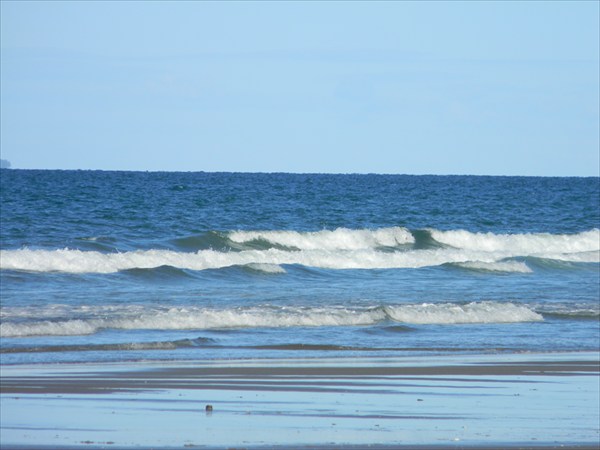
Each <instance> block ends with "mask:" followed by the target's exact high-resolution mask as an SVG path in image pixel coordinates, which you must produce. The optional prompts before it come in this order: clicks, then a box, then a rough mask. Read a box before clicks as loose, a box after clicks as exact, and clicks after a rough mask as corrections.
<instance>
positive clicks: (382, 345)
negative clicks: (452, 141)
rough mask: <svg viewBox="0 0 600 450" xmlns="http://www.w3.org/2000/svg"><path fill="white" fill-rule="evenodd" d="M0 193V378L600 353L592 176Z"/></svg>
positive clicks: (179, 177)
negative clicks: (149, 368) (34, 372)
mask: <svg viewBox="0 0 600 450" xmlns="http://www.w3.org/2000/svg"><path fill="white" fill-rule="evenodd" d="M0 181H1V192H0V206H1V216H0V220H1V223H0V225H1V233H0V238H1V239H0V248H1V253H0V269H1V270H0V277H1V278H0V281H1V284H0V293H1V319H2V322H1V325H0V335H1V337H2V341H1V342H2V346H1V357H2V363H3V364H25V363H42V362H72V361H80V362H94V361H135V360H162V359H165V360H194V359H220V358H288V357H294V358H297V357H302V358H304V357H305V358H315V357H340V356H341V357H349V356H390V355H391V356H403V355H440V354H449V353H451V354H465V353H469V354H471V353H499V352H502V353H511V352H557V351H560V352H580V351H590V350H598V347H599V345H600V328H599V315H600V305H599V301H600V300H599V299H600V292H599V291H600V287H599V286H600V276H599V254H600V231H599V228H600V182H599V179H598V178H528V177H474V176H404V175H317V174H312V175H310V174H306V175H305V174H237V173H143V172H95V171H23V170H5V169H3V170H2V171H1V178H0Z"/></svg>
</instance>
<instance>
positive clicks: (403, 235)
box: [228, 227, 415, 250]
mask: <svg viewBox="0 0 600 450" xmlns="http://www.w3.org/2000/svg"><path fill="white" fill-rule="evenodd" d="M228 238H229V239H230V240H231V241H233V242H236V243H241V244H245V243H251V242H261V241H262V242H267V243H269V244H271V245H276V246H279V247H283V248H287V249H292V250H363V249H375V248H382V247H390V248H393V247H398V246H402V245H406V244H413V243H414V242H415V238H414V236H413V235H412V233H411V232H410V231H409V230H408V229H406V228H402V227H392V228H380V229H376V230H351V229H348V228H337V229H335V230H323V231H316V232H299V231H235V232H231V233H229V234H228Z"/></svg>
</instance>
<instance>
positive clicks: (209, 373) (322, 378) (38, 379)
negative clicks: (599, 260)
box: [0, 353, 600, 450]
mask: <svg viewBox="0 0 600 450" xmlns="http://www.w3.org/2000/svg"><path fill="white" fill-rule="evenodd" d="M1 375H2V377H1V393H2V396H1V408H0V414H1V416H0V417H1V428H0V431H1V434H0V444H1V447H2V449H3V450H4V449H9V448H14V449H42V448H86V449H89V448H110V449H118V448H205V449H210V448H261V449H267V448H273V449H275V448H277V449H279V448H281V449H288V448H289V449H291V448H305V449H308V448H311V449H330V448H331V449H333V448H348V449H359V448H372V449H390V448H415V449H419V448H432V449H446V448H452V449H457V448H470V449H474V448H486V449H489V450H492V449H496V448H532V449H533V448H535V449H543V448H548V449H550V448H580V449H584V448H585V449H587V448H598V444H599V439H600V429H599V428H600V425H599V424H600V411H599V410H600V406H599V405H600V394H599V391H600V386H599V382H600V377H599V375H600V370H599V355H598V354H597V353H592V354H590V353H581V354H564V355H563V354H548V355H504V356H493V355H487V356H464V357H438V358H431V357H429V358H360V359H349V358H348V359H330V360H327V359H324V360H318V359H315V360H252V361H199V362H182V363H156V362H154V363H127V364H87V365H56V366H49V365H47V366H29V367H24V366H4V367H2V372H1ZM207 405H210V406H211V407H212V411H207V410H206V406H207Z"/></svg>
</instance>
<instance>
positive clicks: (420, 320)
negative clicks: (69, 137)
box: [0, 302, 543, 337]
mask: <svg viewBox="0 0 600 450" xmlns="http://www.w3.org/2000/svg"><path fill="white" fill-rule="evenodd" d="M82 312H85V317H79V318H72V319H66V318H65V316H66V315H67V311H66V310H64V311H63V310H61V309H60V308H59V309H57V310H53V309H51V310H49V311H46V312H44V311H38V312H37V314H36V316H34V317H37V319H38V320H31V321H29V320H27V321H24V320H23V316H24V315H27V314H28V312H27V311H18V310H15V311H12V312H11V311H5V312H4V314H3V315H4V319H3V322H2V324H0V336H2V337H27V336H57V335H61V336H76V335H88V334H94V333H96V332H98V331H100V330H102V329H126V330H140V329H153V330H210V329H223V328H287V327H339V326H367V325H375V324H377V323H380V322H384V321H392V322H397V323H402V324H421V325H423V324H476V323H478V324H488V323H517V322H535V321H542V320H543V317H542V316H541V315H540V314H538V313H536V312H535V311H533V310H531V309H529V308H527V307H525V306H520V305H515V304H513V303H498V302H473V303H467V304H454V303H441V304H439V303H438V304H430V303H424V304H414V305H395V306H389V305H386V306H375V307H371V308H346V307H323V308H318V307H276V306H271V305H265V306H260V307H247V308H241V307H240V308H228V309H210V308H198V307H186V308H169V309H157V310H154V311H150V312H147V311H145V310H143V309H141V308H140V307H131V308H127V307H121V308H118V307H113V308H112V309H111V313H110V314H107V313H108V312H109V311H108V310H107V308H106V307H104V308H100V309H98V310H97V311H96V310H95V309H94V308H92V307H88V308H86V309H85V311H82V310H80V311H72V312H71V313H72V314H73V313H74V314H76V315H77V314H81V313H82ZM29 313H33V311H29ZM44 314H46V317H44ZM11 318H15V319H17V320H14V321H11V320H10V319H11ZM6 319H9V320H6ZM39 319H44V320H39Z"/></svg>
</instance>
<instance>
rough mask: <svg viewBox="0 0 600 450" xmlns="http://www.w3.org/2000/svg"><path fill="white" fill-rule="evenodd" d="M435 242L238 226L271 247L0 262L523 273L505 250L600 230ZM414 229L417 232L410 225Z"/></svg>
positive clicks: (538, 250)
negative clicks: (452, 267) (448, 267)
mask: <svg viewBox="0 0 600 450" xmlns="http://www.w3.org/2000/svg"><path fill="white" fill-rule="evenodd" d="M428 232H429V233H430V236H431V239H432V240H434V241H435V242H437V243H438V246H437V247H434V248H417V247H416V246H415V245H411V244H414V243H415V238H414V236H413V234H411V232H410V231H408V230H407V229H405V228H400V227H396V228H382V229H378V230H348V229H337V230H333V231H320V232H302V233H301V232H296V231H270V232H264V231H257V232H251V231H239V232H231V233H229V234H228V239H230V240H231V241H232V242H238V243H241V244H247V243H251V242H255V241H257V240H260V241H263V242H268V243H269V245H274V246H276V247H269V248H263V249H246V250H233V249H227V250H214V249H206V250H199V251H197V252H180V251H174V250H162V249H161V250H159V249H150V250H135V251H128V252H122V253H103V252H99V251H82V250H73V249H58V250H33V249H20V250H2V251H0V269H3V270H20V271H30V272H66V273H113V272H119V271H124V270H132V269H155V268H159V267H163V266H169V267H174V268H178V269H183V270H194V271H198V270H206V269H220V268H224V267H231V266H245V267H248V268H249V269H251V270H255V271H262V272H268V273H283V272H285V269H284V268H283V267H282V266H283V265H301V266H308V267H315V268H322V269H391V268H420V267H431V266H440V265H444V264H457V265H461V267H463V268H466V269H471V270H480V271H481V270H483V271H490V272H518V273H526V272H528V271H530V270H531V269H529V267H528V266H527V265H526V264H525V263H523V262H519V261H511V260H510V259H511V258H523V257H534V258H539V259H547V260H557V261H566V262H575V263H597V262H600V230H598V229H594V230H590V231H586V232H582V233H579V234H573V235H552V234H547V233H541V234H513V235H508V234H492V233H471V232H468V231H464V230H457V231H438V230H428ZM416 234H419V233H416Z"/></svg>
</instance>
